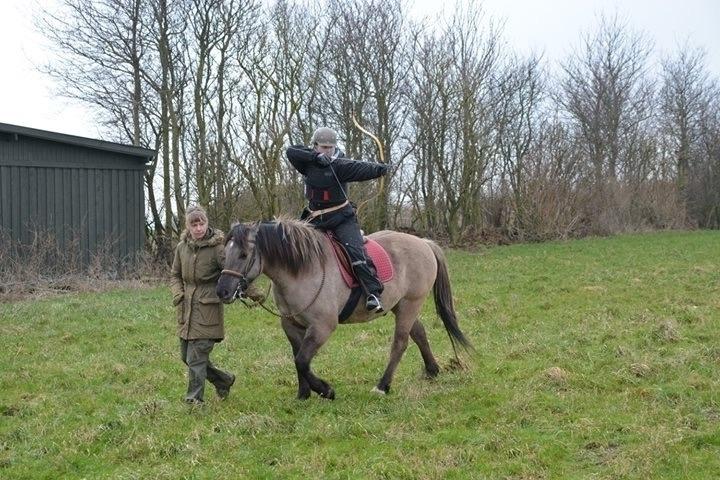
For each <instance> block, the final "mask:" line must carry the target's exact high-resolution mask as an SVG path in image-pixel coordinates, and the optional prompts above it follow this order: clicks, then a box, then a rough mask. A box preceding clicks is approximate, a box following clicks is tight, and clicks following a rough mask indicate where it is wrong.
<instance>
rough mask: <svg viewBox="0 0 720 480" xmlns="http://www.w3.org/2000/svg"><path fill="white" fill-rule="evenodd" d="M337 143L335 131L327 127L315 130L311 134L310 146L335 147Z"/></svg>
mask: <svg viewBox="0 0 720 480" xmlns="http://www.w3.org/2000/svg"><path fill="white" fill-rule="evenodd" d="M337 142H338V134H337V132H336V131H335V130H333V129H332V128H328V127H320V128H318V129H317V130H315V133H313V136H312V144H313V145H322V146H327V145H333V146H335V145H337Z"/></svg>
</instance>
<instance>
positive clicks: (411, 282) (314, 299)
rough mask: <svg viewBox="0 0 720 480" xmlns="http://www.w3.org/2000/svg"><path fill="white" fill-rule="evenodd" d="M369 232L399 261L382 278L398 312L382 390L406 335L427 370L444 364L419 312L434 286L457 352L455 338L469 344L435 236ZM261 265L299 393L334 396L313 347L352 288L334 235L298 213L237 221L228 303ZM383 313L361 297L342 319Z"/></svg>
mask: <svg viewBox="0 0 720 480" xmlns="http://www.w3.org/2000/svg"><path fill="white" fill-rule="evenodd" d="M369 238H371V239H373V240H375V241H376V242H377V243H379V244H380V245H381V246H382V247H383V248H384V249H385V251H386V252H387V253H388V255H389V257H390V260H391V262H392V265H393V268H394V275H393V278H392V279H391V280H389V281H388V282H387V283H386V284H385V288H384V290H383V293H382V303H383V305H384V306H385V307H386V309H387V310H390V311H392V312H393V314H394V315H395V333H394V337H393V342H392V346H391V349H390V360H389V362H388V364H387V367H386V369H385V372H384V374H383V376H382V377H381V378H380V380H379V381H378V383H377V386H376V387H375V389H374V391H377V392H379V393H383V394H384V393H388V392H389V391H390V384H391V382H392V377H393V373H394V372H395V368H396V367H397V365H398V363H399V362H400V359H401V358H402V355H403V353H404V352H405V349H406V348H407V345H408V337H409V338H412V339H413V341H414V342H415V343H416V344H417V346H418V348H419V349H420V354H421V355H422V358H423V362H424V364H425V373H426V375H428V376H429V377H434V376H435V375H437V373H438V371H439V367H438V364H437V362H436V361H435V357H434V356H433V354H432V351H431V349H430V344H429V343H428V340H427V336H426V334H425V328H424V327H423V325H422V323H421V322H420V320H419V318H418V315H419V313H420V310H421V309H422V305H423V303H424V301H425V298H426V297H427V296H428V294H429V293H430V291H431V290H433V291H434V298H435V307H436V310H437V313H438V315H439V316H440V318H441V320H442V322H443V325H444V326H445V329H446V330H447V332H448V335H449V337H450V341H451V343H452V345H453V350H454V351H455V355H456V356H457V348H456V345H458V344H459V345H460V346H462V347H464V348H466V349H471V348H472V346H471V344H470V342H469V341H468V340H467V339H466V338H465V336H464V335H463V333H462V331H461V330H460V328H459V326H458V322H457V317H456V315H455V309H454V306H453V300H452V293H451V289H450V280H449V277H448V270H447V262H446V260H445V256H444V254H443V252H442V250H441V249H440V247H438V246H437V245H436V244H435V243H434V242H432V241H430V240H427V239H420V238H418V237H415V236H413V235H408V234H405V233H400V232H393V231H381V232H376V233H374V234H372V235H370V236H369ZM263 273H264V274H265V275H266V276H268V277H269V278H270V279H271V280H272V284H273V295H274V298H275V303H276V305H277V306H278V308H279V310H280V312H281V317H282V320H281V323H282V327H283V330H284V331H285V335H286V336H287V338H288V340H289V341H290V345H291V346H292V352H293V357H294V359H295V368H296V370H297V376H298V394H297V396H298V398H300V399H306V398H308V397H309V396H310V394H311V392H315V393H317V394H318V395H320V396H321V397H323V398H328V399H333V398H335V392H334V390H333V389H332V387H331V386H330V385H329V384H328V383H327V382H326V381H325V380H323V379H321V378H319V377H317V376H316V375H315V374H314V373H313V372H312V369H311V367H310V363H311V362H312V359H313V357H314V356H315V354H316V353H317V352H318V350H319V349H320V347H322V345H323V344H324V343H325V342H326V341H327V340H328V338H329V337H330V335H331V334H332V333H333V331H334V330H335V328H336V327H337V326H338V324H339V321H338V318H339V314H340V312H341V311H342V310H343V307H344V305H345V303H346V301H347V299H348V296H349V294H350V288H349V287H348V286H347V285H346V283H345V281H344V280H343V278H342V275H341V272H340V270H339V268H338V264H337V259H336V256H335V253H334V252H333V247H332V245H331V244H330V241H329V240H328V238H327V236H326V235H324V234H323V233H321V232H320V231H318V230H316V229H314V228H313V227H312V226H311V225H310V224H308V223H307V222H304V221H300V220H292V219H280V220H276V221H274V222H268V223H252V224H249V223H241V224H236V225H234V226H233V227H232V229H231V231H230V233H229V234H228V235H227V236H226V239H225V270H223V272H222V274H221V275H220V278H219V279H218V284H217V294H218V296H219V297H220V298H221V299H222V300H223V301H224V302H225V303H230V302H232V301H233V300H234V299H235V298H236V297H237V296H238V295H242V294H243V292H244V291H245V290H246V289H247V288H248V287H249V286H250V284H251V283H252V282H253V281H254V280H255V279H256V278H257V277H258V276H259V275H260V274H263ZM378 316H379V314H378V313H377V312H369V311H367V310H366V309H365V308H364V306H363V305H360V306H357V307H356V308H355V310H354V311H353V313H352V314H351V315H350V317H349V318H348V319H347V321H346V322H344V323H361V322H367V321H370V320H373V319H375V318H377V317H378Z"/></svg>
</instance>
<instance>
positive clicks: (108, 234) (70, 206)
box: [0, 123, 155, 261]
mask: <svg viewBox="0 0 720 480" xmlns="http://www.w3.org/2000/svg"><path fill="white" fill-rule="evenodd" d="M154 156H155V151H154V150H150V149H147V148H140V147H133V146H129V145H122V144H118V143H112V142H105V141H102V140H95V139H91V138H83V137H76V136H73V135H65V134H61V133H55V132H49V131H44V130H36V129H33V128H27V127H21V126H17V125H9V124H6V123H0V239H1V238H6V239H8V238H9V239H10V240H11V241H13V242H17V243H19V244H29V243H31V242H32V241H33V237H34V235H35V234H36V233H43V234H44V233H49V234H51V235H53V236H54V237H55V239H56V241H57V242H58V244H59V245H60V247H61V248H66V247H68V246H69V245H70V243H71V242H72V243H73V245H74V246H75V248H79V252H80V253H81V254H82V258H83V259H85V260H87V259H88V258H90V256H91V255H92V254H93V253H94V252H97V251H99V250H100V249H102V250H103V251H105V252H111V254H112V255H113V256H114V257H116V258H117V259H118V260H120V261H122V260H123V259H126V258H128V257H130V256H132V255H133V254H134V253H136V252H137V251H139V250H141V249H142V248H143V246H144V243H145V195H144V192H145V188H144V173H145V169H146V165H147V162H148V161H149V160H151V159H152V158H153V157H154Z"/></svg>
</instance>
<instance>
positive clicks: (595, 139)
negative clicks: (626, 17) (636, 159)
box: [559, 17, 653, 184]
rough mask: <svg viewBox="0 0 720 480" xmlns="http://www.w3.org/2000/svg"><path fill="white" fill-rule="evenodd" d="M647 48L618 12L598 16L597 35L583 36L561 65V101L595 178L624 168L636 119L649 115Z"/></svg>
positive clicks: (615, 175) (607, 175)
mask: <svg viewBox="0 0 720 480" xmlns="http://www.w3.org/2000/svg"><path fill="white" fill-rule="evenodd" d="M651 49H652V46H651V43H650V42H649V41H648V40H646V39H645V38H644V37H643V36H642V35H640V34H635V33H632V32H630V31H629V29H628V27H627V26H626V25H624V24H622V23H620V21H619V20H618V18H617V17H614V18H612V19H608V18H606V17H602V18H601V21H600V26H599V29H598V31H597V32H596V33H595V35H592V36H591V35H588V36H586V37H585V38H584V39H583V45H582V49H581V50H579V51H577V52H576V53H575V54H574V56H572V57H571V58H570V59H569V60H568V61H566V62H564V63H563V65H562V68H563V72H564V79H563V80H562V83H561V91H560V92H559V95H560V97H559V103H560V105H562V106H563V107H564V109H565V111H566V112H567V114H568V115H569V117H570V119H571V120H572V123H573V124H574V126H575V128H576V129H577V131H578V134H579V135H580V137H581V138H582V139H583V140H584V145H583V148H584V150H585V153H586V155H587V156H588V158H589V160H590V162H591V164H592V166H593V169H594V176H595V181H596V183H598V184H600V183H602V182H603V181H604V179H605V178H610V179H614V178H617V176H618V174H620V173H621V172H622V169H623V168H624V166H625V165H624V164H623V162H626V161H627V160H628V157H627V155H628V152H629V151H630V146H631V143H632V142H633V141H634V136H635V134H636V133H637V131H638V128H639V126H640V124H641V123H642V122H644V121H646V120H647V119H648V118H649V117H650V112H651V111H650V107H651V100H652V93H653V89H652V84H651V83H650V82H648V80H647V78H648V77H647V75H646V73H647V72H646V68H647V63H648V56H649V55H650V52H651Z"/></svg>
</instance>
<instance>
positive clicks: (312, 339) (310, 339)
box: [295, 323, 336, 400]
mask: <svg viewBox="0 0 720 480" xmlns="http://www.w3.org/2000/svg"><path fill="white" fill-rule="evenodd" d="M335 327H336V324H334V323H333V324H330V323H327V324H322V325H320V324H314V325H311V326H310V327H309V328H308V329H307V331H306V332H305V338H303V341H302V343H301V345H300V349H299V351H298V352H297V354H295V368H296V369H297V371H298V378H300V377H303V378H304V379H305V381H306V382H307V383H308V384H309V385H310V388H311V389H312V390H313V391H314V392H316V393H317V394H318V395H320V396H321V397H323V398H327V399H330V400H334V399H335V391H334V390H333V389H332V387H331V386H330V385H329V384H328V383H327V382H326V381H324V380H323V379H321V378H319V377H316V376H315V374H314V373H313V372H312V370H311V369H310V362H312V359H313V357H315V354H316V353H317V352H318V350H320V347H322V346H323V344H325V342H326V341H327V339H328V338H329V337H330V334H331V333H332V332H333V331H334V330H335ZM298 398H301V397H300V396H299V395H298ZM304 398H307V397H304Z"/></svg>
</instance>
